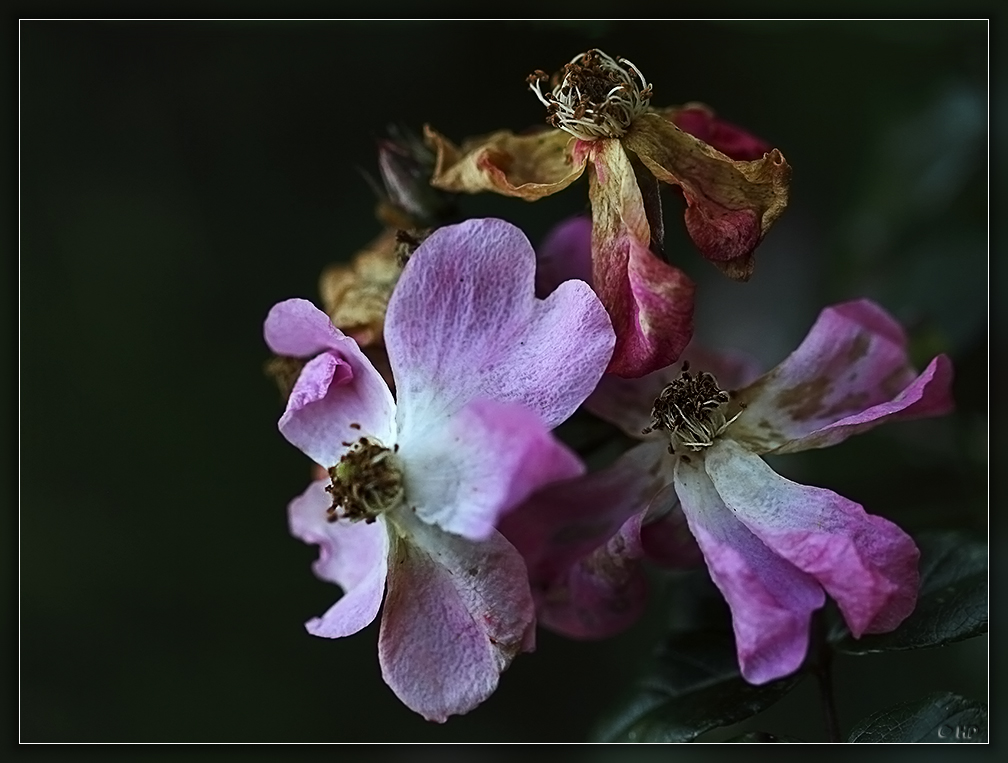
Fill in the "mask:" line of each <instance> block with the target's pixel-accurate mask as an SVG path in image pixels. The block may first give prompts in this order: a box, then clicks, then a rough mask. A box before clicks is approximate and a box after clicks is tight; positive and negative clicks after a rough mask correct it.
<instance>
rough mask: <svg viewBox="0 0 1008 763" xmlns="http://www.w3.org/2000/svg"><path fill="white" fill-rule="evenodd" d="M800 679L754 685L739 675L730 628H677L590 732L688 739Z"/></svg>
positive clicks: (750, 710)
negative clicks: (627, 690) (627, 689)
mask: <svg viewBox="0 0 1008 763" xmlns="http://www.w3.org/2000/svg"><path fill="white" fill-rule="evenodd" d="M800 679H801V675H800V674H798V675H794V676H790V677H788V678H783V679H780V680H778V681H774V682H772V683H769V684H764V685H762V686H753V685H752V684H749V683H747V682H746V681H745V680H744V679H743V678H742V676H741V675H740V674H739V671H738V658H737V656H736V653H735V644H734V639H733V638H732V636H731V634H730V633H725V632H724V631H710V630H697V631H690V632H687V633H676V634H673V635H672V636H670V637H669V638H668V640H667V641H666V642H665V644H664V645H663V647H662V649H661V650H660V651H659V653H658V654H657V655H656V657H655V659H654V660H653V661H652V663H651V664H650V665H649V669H648V670H647V672H646V673H645V675H644V676H643V677H642V678H641V679H639V680H638V681H637V683H636V684H635V686H634V687H633V689H632V690H631V691H630V692H629V693H628V694H627V695H625V696H624V697H623V698H622V699H621V701H619V702H618V703H617V704H616V706H615V708H614V709H613V710H611V711H610V712H609V714H608V715H607V716H605V717H604V718H603V720H602V722H601V723H600V724H598V726H597V727H596V729H595V731H594V733H593V735H592V737H593V739H595V740H596V741H629V742H688V741H691V740H693V739H696V737H697V736H699V735H700V734H702V733H703V732H705V731H707V730H709V729H712V728H716V727H719V726H727V725H729V724H732V723H737V722H739V721H741V720H744V719H745V718H748V717H750V716H753V715H755V714H756V713H758V712H760V711H761V710H763V709H764V708H766V707H769V706H770V705H772V704H773V703H774V702H776V701H777V700H778V699H780V698H781V697H783V696H784V695H785V694H786V693H787V692H788V691H790V690H791V689H792V687H794V685H795V684H797V683H798V681H799V680H800Z"/></svg>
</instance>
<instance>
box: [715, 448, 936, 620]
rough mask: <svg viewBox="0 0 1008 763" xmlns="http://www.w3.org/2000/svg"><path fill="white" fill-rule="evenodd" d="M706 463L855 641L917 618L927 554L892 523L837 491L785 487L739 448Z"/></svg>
mask: <svg viewBox="0 0 1008 763" xmlns="http://www.w3.org/2000/svg"><path fill="white" fill-rule="evenodd" d="M705 463H706V467H707V474H708V475H709V476H710V478H711V480H712V481H713V482H714V486H715V488H716V489H717V491H718V493H719V494H720V495H721V499H722V500H723V501H724V503H725V505H726V506H728V508H729V509H731V510H732V511H733V512H734V513H735V515H736V516H737V517H738V518H739V520H741V522H742V523H743V524H745V525H746V527H748V528H749V529H750V530H751V531H752V532H753V534H755V535H756V536H757V537H758V538H760V539H761V540H762V541H763V542H764V543H765V544H766V545H767V546H768V547H770V548H771V549H773V551H774V552H775V553H777V554H779V555H780V556H781V557H783V558H785V559H787V560H788V561H789V562H791V563H792V564H793V565H795V566H796V567H797V568H798V569H800V570H803V571H804V572H806V573H808V574H809V575H811V576H812V577H814V578H815V579H816V580H818V581H819V583H820V584H821V585H822V586H823V588H825V589H826V592H827V593H828V594H829V595H830V596H832V597H833V598H834V599H835V600H836V602H837V604H838V605H839V606H840V611H841V612H842V613H843V616H844V619H845V620H846V621H847V625H848V626H850V629H851V633H853V634H854V635H855V636H860V635H861V634H862V633H879V632H884V631H890V630H892V629H893V628H895V627H896V626H897V625H899V624H900V623H901V622H903V620H904V619H905V618H906V617H907V615H909V614H910V613H911V612H912V611H913V608H914V606H915V604H916V602H917V584H918V573H917V559H918V556H919V552H918V551H917V546H916V545H914V542H913V540H912V539H911V538H910V536H908V535H907V534H906V533H904V532H903V531H902V530H901V529H900V528H898V527H897V526H896V525H894V524H893V523H892V522H890V521H889V520H887V519H883V518H882V517H877V516H872V515H870V514H866V513H865V511H864V509H863V508H861V506H859V505H858V504H856V503H854V502H853V501H849V500H847V499H846V498H844V497H843V496H839V495H837V494H836V493H834V492H832V491H829V490H824V489H822V488H818V487H809V486H808V485H799V484H797V483H794V482H791V481H790V480H786V479H784V478H783V477H781V476H780V475H779V474H776V473H775V472H774V471H773V470H772V469H771V468H770V467H769V466H767V465H766V464H765V463H764V462H763V460H762V459H761V458H760V457H759V456H757V455H755V454H753V453H750V452H749V451H747V450H746V449H745V448H743V447H742V446H741V445H739V444H737V443H734V442H732V441H731V440H724V441H722V442H720V443H718V444H717V445H716V446H714V447H712V448H710V449H709V450H708V452H707V456H706V459H705Z"/></svg>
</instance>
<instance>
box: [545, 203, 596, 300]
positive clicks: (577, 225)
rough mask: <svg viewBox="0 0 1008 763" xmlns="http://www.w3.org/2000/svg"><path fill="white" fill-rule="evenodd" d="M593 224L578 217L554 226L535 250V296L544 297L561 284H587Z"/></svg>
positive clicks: (589, 270)
mask: <svg viewBox="0 0 1008 763" xmlns="http://www.w3.org/2000/svg"><path fill="white" fill-rule="evenodd" d="M591 233H592V221H591V218H590V217H584V216H581V215H578V216H577V217H571V218H570V219H568V220H564V221H563V222H562V223H560V224H558V225H557V226H555V227H554V228H553V229H552V230H551V231H550V232H549V233H547V234H546V238H545V239H544V240H543V242H542V244H541V245H540V246H539V248H538V249H537V250H536V279H535V283H536V296H538V297H546V296H547V295H548V294H550V293H551V292H552V291H553V290H555V289H556V287H557V286H559V285H560V284H562V283H563V282H564V281H569V280H570V279H572V278H577V279H578V280H580V281H584V282H585V283H587V284H590V283H591V282H592V281H591V279H592V261H591Z"/></svg>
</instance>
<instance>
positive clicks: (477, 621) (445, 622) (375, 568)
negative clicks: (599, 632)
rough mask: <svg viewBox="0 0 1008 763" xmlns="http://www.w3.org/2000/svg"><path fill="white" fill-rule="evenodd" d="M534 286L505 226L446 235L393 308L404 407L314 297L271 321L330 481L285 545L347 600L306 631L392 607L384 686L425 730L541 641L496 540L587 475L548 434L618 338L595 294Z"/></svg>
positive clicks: (522, 576)
mask: <svg viewBox="0 0 1008 763" xmlns="http://www.w3.org/2000/svg"><path fill="white" fill-rule="evenodd" d="M534 273H535V255H534V253H533V251H532V247H531V245H530V244H529V243H528V240H527V239H526V238H525V236H524V235H523V234H522V233H521V231H519V230H518V229H517V228H515V227H514V226H513V225H510V224H509V223H506V222H504V221H501V220H492V219H490V220H470V221H468V222H465V223H462V224H460V225H454V226H447V227H444V228H441V229H439V230H437V231H435V232H434V233H433V234H432V235H431V236H430V237H429V238H428V239H427V240H426V241H425V242H424V243H423V244H422V245H421V246H420V247H419V248H418V249H417V250H416V252H415V253H414V254H413V255H412V257H411V258H410V261H409V263H408V264H407V266H406V268H405V270H404V271H403V274H402V276H401V278H400V280H399V283H398V286H397V287H396V290H395V292H394V293H393V295H392V298H391V301H390V302H389V306H388V312H387V315H386V320H385V345H386V347H387V349H388V355H389V359H390V362H391V366H392V371H393V375H394V377H395V383H396V392H397V398H398V399H397V400H396V401H393V398H392V394H391V393H390V392H389V389H388V386H387V385H386V384H385V382H384V381H383V380H382V378H381V376H380V375H379V373H378V372H377V371H376V370H375V369H374V367H373V366H372V365H371V363H370V362H369V361H368V360H367V358H365V357H364V355H363V354H362V353H361V351H360V349H359V348H358V346H357V344H356V343H355V342H354V341H353V340H352V339H350V338H348V337H346V336H344V335H343V334H342V333H341V332H340V331H338V330H337V329H335V328H334V327H333V326H332V324H331V323H330V321H329V319H328V318H327V317H326V315H325V314H324V313H322V312H321V311H320V310H318V309H317V308H315V307H314V306H313V305H311V304H310V303H309V302H306V301H304V300H288V301H286V302H281V303H280V304H278V305H276V306H275V307H274V308H273V309H272V310H271V311H270V314H269V317H268V318H267V319H266V325H265V335H266V341H267V343H268V344H269V346H270V348H271V349H272V350H273V351H274V352H275V353H277V354H280V355H288V356H295V357H301V358H310V359H309V360H308V362H307V363H306V365H305V367H304V369H303V371H302V372H301V375H300V377H299V378H298V381H297V384H296V385H295V386H294V389H293V391H292V393H291V395H290V399H289V401H288V405H287V410H286V411H285V412H284V414H283V416H282V417H281V419H280V424H279V426H280V431H281V432H282V433H283V435H284V437H286V438H287V439H288V440H289V441H290V442H291V443H293V444H294V445H296V446H297V447H298V448H300V449H301V450H302V451H303V452H304V453H306V454H307V455H308V456H310V457H311V458H312V459H313V460H315V461H316V462H317V463H318V464H321V465H322V466H324V467H326V468H328V470H329V474H330V476H331V483H330V484H327V482H329V481H328V480H322V481H318V482H315V483H313V484H312V485H310V486H309V488H308V489H307V490H306V491H305V493H304V494H303V495H302V496H300V497H299V498H297V499H295V500H294V501H293V502H292V503H291V506H290V526H291V531H292V533H293V534H294V535H296V536H297V537H299V538H301V539H302V540H304V541H306V542H308V543H316V544H318V545H319V547H320V553H319V559H318V561H317V562H316V563H315V566H314V569H315V572H316V574H317V575H318V576H319V577H321V578H323V579H325V580H329V581H331V582H334V583H336V584H337V585H339V586H341V587H342V588H343V589H344V591H345V594H344V596H343V597H342V598H341V599H339V600H338V601H337V602H336V604H334V605H333V606H332V607H331V608H330V609H329V610H328V611H327V612H326V613H325V614H323V615H322V616H321V617H319V618H315V619H312V620H310V621H309V622H308V623H307V628H308V630H309V632H311V633H313V634H315V635H318V636H325V637H330V638H336V637H340V636H346V635H350V634H352V633H355V632H357V631H359V630H361V629H362V628H364V627H365V626H367V625H368V624H369V623H371V622H372V621H373V620H374V619H375V617H376V616H377V613H378V611H379V608H381V606H382V598H383V594H384V601H385V603H384V611H383V614H382V624H381V630H380V633H379V648H378V653H379V661H380V664H381V668H382V675H383V676H384V678H385V680H386V682H387V683H388V684H389V686H390V687H391V688H392V690H393V691H394V692H395V693H396V695H397V696H398V697H399V698H400V699H401V700H402V701H403V702H404V703H405V704H406V705H407V706H409V707H410V708H411V709H413V710H415V711H416V712H418V713H420V714H421V715H423V716H424V717H425V718H427V719H429V720H434V721H439V722H442V721H444V720H446V719H447V718H448V716H450V715H454V714H460V713H465V712H468V711H469V710H471V709H472V708H474V707H475V706H477V705H478V704H479V703H480V702H482V701H483V700H485V699H486V698H487V697H489V696H490V694H491V693H492V692H493V691H494V689H495V688H496V686H497V682H498V678H499V674H500V673H501V671H503V670H504V669H505V668H506V667H507V666H508V665H509V664H510V662H511V660H512V659H513V657H514V656H515V655H516V654H517V653H518V652H520V651H529V650H531V649H532V648H533V646H534V627H535V614H534V607H533V603H532V599H531V594H530V592H529V586H528V580H527V574H526V569H525V565H524V563H523V561H522V559H521V556H520V555H519V554H518V553H517V552H516V551H515V549H514V548H513V547H512V546H511V545H510V544H509V543H508V542H507V541H506V540H505V539H504V538H503V536H501V535H500V533H498V532H497V531H496V530H495V529H494V528H495V525H496V524H497V522H498V521H499V520H500V518H501V517H502V516H503V515H504V514H506V513H507V512H508V511H510V510H511V509H513V508H514V507H515V506H517V505H518V504H519V503H521V502H522V501H523V500H525V499H526V498H527V497H528V496H529V495H530V494H531V493H532V492H533V491H535V490H536V489H538V488H540V487H542V486H544V485H546V484H549V483H551V482H553V481H556V480H559V479H565V478H570V477H573V476H576V475H577V474H580V473H581V471H582V470H583V467H582V465H581V463H580V461H579V460H578V459H577V457H576V456H575V455H574V454H573V453H571V452H570V451H569V450H568V449H567V448H566V447H565V446H563V445H562V444H561V443H559V442H558V441H557V440H555V439H554V438H553V437H552V435H551V434H550V429H552V428H553V427H555V426H556V425H557V424H559V423H560V422H562V421H563V420H564V419H566V418H567V417H568V416H570V414H571V413H573V412H574V410H575V409H576V408H577V407H578V405H580V404H581V402H582V401H583V400H584V399H585V398H586V397H587V395H588V394H589V393H590V392H591V391H592V390H593V389H594V387H595V385H596V383H597V382H598V380H599V378H600V377H601V375H602V373H603V371H604V370H605V367H606V365H607V363H608V362H609V358H610V356H611V353H612V348H613V345H614V342H615V337H614V334H613V331H612V326H611V324H610V322H609V318H608V316H607V315H606V312H605V310H604V308H603V307H602V305H601V304H600V303H599V301H598V299H597V298H596V297H595V295H594V294H593V292H592V291H591V289H590V288H589V287H588V286H587V285H586V284H584V283H582V282H580V281H568V282H566V283H564V284H562V285H561V286H560V287H559V288H558V289H557V290H556V291H555V292H554V293H553V294H551V295H550V297H549V298H547V299H545V300H541V299H537V298H536V297H535V295H534V293H533V279H534ZM573 338H576V341H572V339H573ZM327 491H328V492H327Z"/></svg>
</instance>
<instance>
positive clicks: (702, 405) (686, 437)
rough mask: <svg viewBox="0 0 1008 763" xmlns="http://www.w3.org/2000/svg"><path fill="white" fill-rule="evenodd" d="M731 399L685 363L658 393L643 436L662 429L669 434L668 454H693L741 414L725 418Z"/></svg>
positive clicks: (709, 378)
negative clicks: (682, 449)
mask: <svg viewBox="0 0 1008 763" xmlns="http://www.w3.org/2000/svg"><path fill="white" fill-rule="evenodd" d="M729 400H730V396H729V394H728V393H727V392H725V391H724V390H723V389H721V388H720V387H719V386H718V383H717V379H716V378H714V375H713V374H711V373H707V372H706V371H704V372H701V373H698V374H691V373H690V370H689V362H684V363H683V366H682V372H681V373H680V374H679V378H678V379H673V380H672V382H671V383H669V384H668V385H667V386H666V387H665V389H663V390H662V391H661V394H660V395H658V398H657V399H656V400H655V402H654V407H653V408H652V409H651V424H650V426H648V427H647V429H645V430H644V431H643V434H648V433H649V432H654V431H655V430H657V429H664V430H666V431H667V432H669V433H670V435H671V443H670V444H669V453H674V452H675V451H676V450H677V449H679V448H685V449H687V450H691V451H693V452H697V451H700V450H703V449H704V448H709V447H710V446H711V445H713V444H714V440H715V439H716V438H717V437H718V436H719V435H720V434H721V433H722V432H724V431H725V429H727V428H728V426H729V425H730V424H731V423H732V422H733V421H735V419H737V418H738V417H739V416H740V415H741V414H742V411H739V412H738V413H736V414H735V415H734V416H732V417H731V419H728V418H727V417H726V416H725V410H726V409H727V405H728V401H729Z"/></svg>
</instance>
